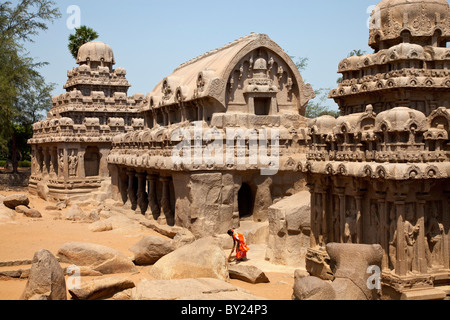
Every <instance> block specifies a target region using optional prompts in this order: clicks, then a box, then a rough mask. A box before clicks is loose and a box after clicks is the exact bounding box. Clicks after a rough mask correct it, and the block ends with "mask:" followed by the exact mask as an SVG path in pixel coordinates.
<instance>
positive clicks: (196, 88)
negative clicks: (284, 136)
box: [144, 33, 314, 110]
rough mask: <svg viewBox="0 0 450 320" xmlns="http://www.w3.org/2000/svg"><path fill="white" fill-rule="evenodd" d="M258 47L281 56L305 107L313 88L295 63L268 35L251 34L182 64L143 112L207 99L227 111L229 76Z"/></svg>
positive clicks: (161, 82) (151, 96)
mask: <svg viewBox="0 0 450 320" xmlns="http://www.w3.org/2000/svg"><path fill="white" fill-rule="evenodd" d="M259 48H265V49H267V50H269V51H270V52H271V54H274V55H278V56H279V57H280V58H281V59H282V60H283V61H284V62H285V63H286V64H287V65H288V66H289V68H290V69H291V70H290V74H291V75H292V78H293V81H294V82H295V83H294V85H298V86H299V92H300V97H299V99H298V100H299V104H300V106H299V107H301V106H303V105H306V103H307V102H308V100H309V99H311V98H313V97H314V92H313V90H312V88H311V86H310V85H307V84H305V83H304V82H303V79H302V77H301V75H300V72H299V71H298V69H297V67H296V65H295V63H294V62H293V61H292V59H291V58H290V57H289V55H287V54H286V53H285V52H284V51H283V49H281V47H280V46H278V45H277V44H276V43H275V42H274V41H272V40H271V39H270V38H269V37H268V36H267V35H265V34H261V33H252V34H250V35H247V36H244V37H242V38H240V39H238V40H236V41H234V42H230V43H229V44H227V45H225V46H223V47H221V48H218V49H215V50H212V51H209V52H207V53H205V54H203V55H201V56H199V57H197V58H194V59H192V60H190V61H187V62H185V63H183V64H181V65H180V66H179V67H178V68H176V69H175V70H174V72H173V73H172V74H171V75H169V76H168V77H166V78H164V79H163V80H162V81H160V82H159V83H158V84H157V85H156V87H155V88H154V90H153V91H152V92H150V93H149V94H148V101H149V103H148V105H147V106H146V107H145V108H144V110H149V109H151V108H159V107H162V106H169V105H176V104H179V103H180V102H181V101H190V100H196V99H200V98H206V97H211V98H214V99H216V100H217V101H219V103H221V104H222V105H223V106H224V108H225V100H226V98H225V96H226V91H227V90H226V88H227V85H228V81H229V78H230V75H231V74H232V73H233V71H234V70H235V69H236V66H237V65H238V63H239V62H240V61H241V60H242V59H243V58H244V57H245V56H246V55H248V54H249V53H251V52H253V51H254V50H258V49H259Z"/></svg>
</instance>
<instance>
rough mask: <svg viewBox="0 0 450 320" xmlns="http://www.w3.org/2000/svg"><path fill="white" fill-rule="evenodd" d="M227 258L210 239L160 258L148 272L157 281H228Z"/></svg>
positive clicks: (201, 240) (198, 241) (199, 241)
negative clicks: (205, 279)
mask: <svg viewBox="0 0 450 320" xmlns="http://www.w3.org/2000/svg"><path fill="white" fill-rule="evenodd" d="M227 258H228V257H227V256H226V254H225V252H224V251H223V250H222V248H221V247H220V246H219V245H218V244H217V243H216V242H215V241H213V238H212V237H208V238H204V239H200V240H197V241H195V242H193V243H192V244H189V245H186V246H183V247H181V248H179V249H177V250H175V251H173V252H172V253H169V254H168V255H166V256H164V257H162V258H161V259H160V260H158V262H156V263H155V265H154V266H153V267H152V269H151V270H150V274H151V275H152V276H153V277H154V278H155V279H158V280H171V279H187V278H215V279H220V280H224V281H228V280H229V273H228V262H227Z"/></svg>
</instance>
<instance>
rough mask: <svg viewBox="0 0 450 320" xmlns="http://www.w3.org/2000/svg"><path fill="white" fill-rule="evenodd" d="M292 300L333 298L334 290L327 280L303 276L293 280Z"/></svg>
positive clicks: (334, 295) (334, 297)
mask: <svg viewBox="0 0 450 320" xmlns="http://www.w3.org/2000/svg"><path fill="white" fill-rule="evenodd" d="M292 299H293V300H335V299H336V292H335V291H334V289H333V287H332V286H331V284H330V283H328V282H327V281H324V280H322V279H320V278H317V277H303V278H299V279H297V280H296V281H295V284H294V293H293V295H292Z"/></svg>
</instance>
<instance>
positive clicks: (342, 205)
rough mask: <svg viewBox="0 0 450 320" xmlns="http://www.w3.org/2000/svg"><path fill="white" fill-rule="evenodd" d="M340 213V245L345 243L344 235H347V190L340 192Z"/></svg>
mask: <svg viewBox="0 0 450 320" xmlns="http://www.w3.org/2000/svg"><path fill="white" fill-rule="evenodd" d="M339 191H340V192H339V212H340V217H339V220H340V223H341V226H340V230H341V232H340V239H339V242H340V243H344V233H345V193H344V192H345V190H339Z"/></svg>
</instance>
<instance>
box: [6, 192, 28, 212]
mask: <svg viewBox="0 0 450 320" xmlns="http://www.w3.org/2000/svg"><path fill="white" fill-rule="evenodd" d="M3 204H4V205H5V206H6V207H8V208H10V209H13V210H15V209H16V207H17V206H28V205H29V204H30V199H28V197H27V195H25V194H14V195H11V196H8V197H6V198H5V199H3Z"/></svg>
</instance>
